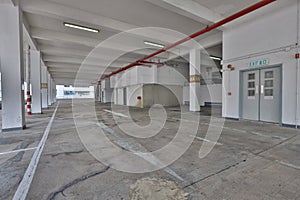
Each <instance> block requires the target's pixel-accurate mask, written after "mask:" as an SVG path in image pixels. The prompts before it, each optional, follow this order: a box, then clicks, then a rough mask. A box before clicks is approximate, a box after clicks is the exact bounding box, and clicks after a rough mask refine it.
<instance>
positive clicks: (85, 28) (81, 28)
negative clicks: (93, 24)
mask: <svg viewBox="0 0 300 200" xmlns="http://www.w3.org/2000/svg"><path fill="white" fill-rule="evenodd" d="M64 25H65V26H66V27H70V28H75V29H79V30H84V31H89V32H93V33H99V30H98V29H94V28H89V27H85V26H81V25H76V24H71V23H67V22H64Z"/></svg>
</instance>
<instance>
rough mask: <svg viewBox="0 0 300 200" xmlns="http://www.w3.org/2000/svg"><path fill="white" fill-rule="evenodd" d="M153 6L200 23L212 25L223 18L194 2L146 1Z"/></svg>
mask: <svg viewBox="0 0 300 200" xmlns="http://www.w3.org/2000/svg"><path fill="white" fill-rule="evenodd" d="M146 1H148V2H150V3H152V4H155V5H157V6H160V7H162V8H165V9H168V10H170V11H173V12H175V13H178V14H180V15H183V16H185V17H189V18H191V19H193V20H196V21H198V22H200V23H204V24H207V25H208V24H211V23H214V22H217V21H219V20H221V19H222V16H221V15H220V14H218V13H216V12H214V11H212V10H210V9H208V8H207V7H205V6H202V5H201V4H199V3H197V2H196V1H193V0H184V1H182V0H146Z"/></svg>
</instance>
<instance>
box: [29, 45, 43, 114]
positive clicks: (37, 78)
mask: <svg viewBox="0 0 300 200" xmlns="http://www.w3.org/2000/svg"><path fill="white" fill-rule="evenodd" d="M30 66H31V70H30V71H31V85H32V97H31V98H32V100H31V102H32V105H31V112H32V113H33V114H42V93H41V53H40V51H35V50H30Z"/></svg>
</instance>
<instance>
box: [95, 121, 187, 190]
mask: <svg viewBox="0 0 300 200" xmlns="http://www.w3.org/2000/svg"><path fill="white" fill-rule="evenodd" d="M97 125H98V126H99V127H100V128H102V129H103V130H105V131H107V132H109V133H111V134H113V135H116V133H115V132H114V130H113V129H111V128H109V127H108V126H106V125H105V124H104V123H97ZM117 137H118V136H117ZM118 139H119V140H116V141H115V142H116V143H117V144H118V145H120V146H121V147H123V148H124V149H127V150H128V151H130V152H132V153H134V154H135V155H137V156H139V157H141V158H143V159H144V160H146V161H147V162H149V163H151V164H154V165H156V166H162V165H163V163H162V162H161V161H160V160H159V159H158V158H156V157H155V156H153V155H152V154H149V153H141V152H142V151H137V149H138V148H139V147H142V145H141V144H139V143H136V144H135V145H133V144H130V143H129V142H126V141H124V140H120V137H118ZM163 170H164V171H165V172H167V173H168V174H170V175H171V176H173V177H175V178H176V179H178V180H180V181H182V183H183V184H184V185H186V184H187V181H186V180H184V179H183V178H182V177H180V176H179V175H178V174H177V173H176V172H174V171H173V170H172V169H171V168H169V167H165V168H163Z"/></svg>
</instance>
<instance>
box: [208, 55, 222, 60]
mask: <svg viewBox="0 0 300 200" xmlns="http://www.w3.org/2000/svg"><path fill="white" fill-rule="evenodd" d="M209 57H210V58H211V59H213V60H220V61H221V60H222V58H219V57H216V56H209Z"/></svg>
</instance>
